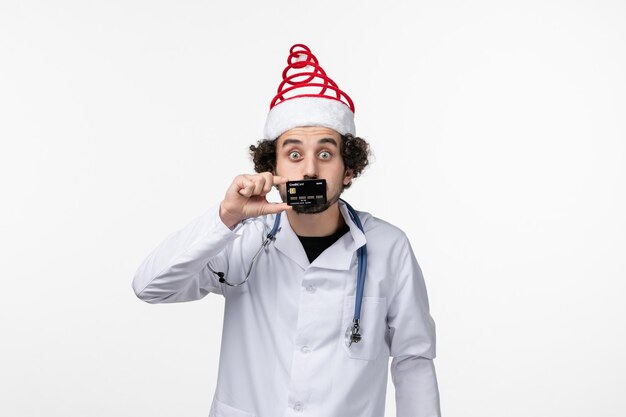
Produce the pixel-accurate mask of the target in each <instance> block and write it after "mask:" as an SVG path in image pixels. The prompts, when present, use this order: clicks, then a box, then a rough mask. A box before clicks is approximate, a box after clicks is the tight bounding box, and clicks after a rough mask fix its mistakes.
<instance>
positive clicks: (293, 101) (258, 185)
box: [133, 44, 440, 417]
mask: <svg viewBox="0 0 626 417" xmlns="http://www.w3.org/2000/svg"><path fill="white" fill-rule="evenodd" d="M311 89H314V90H311ZM311 91H315V93H311ZM354 134H355V129H354V104H353V103H352V100H351V99H350V98H349V97H348V96H347V94H345V93H344V92H343V91H341V90H340V89H339V88H338V87H337V84H336V83H335V82H334V81H332V80H331V79H330V78H329V77H328V76H327V75H326V73H325V71H324V70H323V69H322V68H321V67H320V66H319V63H318V61H317V58H316V57H315V56H314V55H313V54H312V53H311V51H310V49H309V48H308V47H306V46H305V45H301V44H298V45H294V46H293V47H292V48H291V50H290V55H289V59H288V65H287V68H286V69H285V71H284V72H283V82H282V83H281V84H280V86H279V88H278V94H277V95H276V97H275V98H274V100H273V101H272V104H271V107H270V113H269V114H268V118H267V122H266V126H265V137H266V138H268V140H263V141H261V142H259V144H258V146H251V147H250V149H251V151H252V154H253V159H254V163H255V169H256V171H257V172H258V173H257V174H254V175H246V174H243V175H238V176H237V177H235V179H234V180H233V182H232V184H231V185H230V187H229V188H228V190H227V191H226V195H225V196H224V199H223V200H222V201H221V203H220V204H218V205H216V206H214V207H213V208H211V209H210V210H208V211H207V212H206V213H205V214H203V215H202V216H200V217H199V218H197V219H195V220H194V221H193V222H191V223H190V224H189V225H188V226H186V227H184V228H183V229H181V230H180V231H178V232H176V233H174V234H172V235H170V236H168V237H167V238H166V239H165V241H164V242H162V243H161V244H160V245H159V246H158V247H157V248H156V249H155V250H154V251H153V252H152V253H151V254H150V255H149V256H148V257H147V259H146V260H145V261H144V262H143V263H142V265H141V266H140V267H139V269H138V270H137V273H136V275H135V277H134V280H133V289H134V291H135V293H136V294H137V296H138V297H139V298H140V299H142V300H144V301H146V302H149V303H161V302H181V301H191V300H197V299H200V298H202V297H204V296H205V295H207V294H208V293H209V292H214V293H217V294H221V295H223V296H224V297H225V311H224V326H223V335H222V350H221V354H220V365H219V376H218V383H217V389H216V392H215V395H214V398H213V403H212V407H211V411H210V416H212V417H217V416H219V417H252V416H256V417H278V416H301V415H302V416H304V415H309V416H318V417H357V416H358V417H381V416H383V415H384V410H385V391H386V386H387V376H388V372H387V371H388V363H389V362H388V358H389V357H390V356H392V357H393V360H392V364H391V375H392V380H393V383H394V386H395V390H396V409H397V416H398V417H436V416H439V415H440V410H439V393H438V388H437V380H436V375H435V369H434V365H433V358H434V357H435V326H434V322H433V320H432V318H431V316H430V314H429V306H428V298H427V294H426V288H425V284H424V280H423V277H422V273H421V270H420V268H419V265H418V263H417V261H416V259H415V256H414V254H413V251H412V249H411V246H410V243H409V241H408V239H407V237H406V235H405V234H404V233H403V232H402V231H401V230H400V229H398V228H397V227H395V226H392V225H391V224H389V223H387V222H384V221H383V220H380V219H378V218H375V217H373V216H371V215H370V214H368V213H365V212H357V211H354V210H353V209H352V208H351V206H349V205H348V204H347V203H346V202H344V201H343V200H340V199H339V196H340V195H341V192H342V191H343V189H344V188H346V187H349V186H350V185H351V182H352V180H353V179H354V178H356V177H357V176H358V175H359V174H360V172H361V171H362V169H363V168H364V167H365V166H366V165H367V155H368V147H367V143H366V142H365V141H364V140H362V139H360V138H358V137H355V136H354ZM304 179H325V180H326V184H327V198H326V203H325V204H320V205H293V206H292V205H288V204H287V203H286V201H287V197H288V195H287V191H286V186H285V184H286V182H287V181H288V180H289V181H294V180H304ZM272 187H277V188H278V189H279V191H280V195H281V198H282V200H283V203H269V202H268V201H267V199H266V194H267V193H268V192H270V191H271V189H272ZM268 232H269V234H270V236H269V237H268V236H267V235H268ZM361 270H363V271H364V272H365V273H364V274H363V273H362V272H359V271H361ZM363 280H364V281H363ZM359 282H360V283H359ZM363 282H364V283H363Z"/></svg>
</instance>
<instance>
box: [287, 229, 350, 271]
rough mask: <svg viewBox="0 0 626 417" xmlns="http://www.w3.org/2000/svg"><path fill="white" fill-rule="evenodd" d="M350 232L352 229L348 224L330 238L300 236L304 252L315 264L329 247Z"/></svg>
mask: <svg viewBox="0 0 626 417" xmlns="http://www.w3.org/2000/svg"><path fill="white" fill-rule="evenodd" d="M349 230H350V227H348V225H347V224H346V223H344V224H343V226H342V227H340V228H339V230H337V231H336V232H335V233H333V234H332V235H329V236H314V237H311V236H298V239H300V242H301V243H302V246H303V247H304V251H305V252H306V256H307V258H309V262H313V261H314V260H315V258H317V257H318V256H320V254H321V253H322V252H324V251H325V250H326V249H327V248H328V247H330V246H331V245H332V244H333V243H335V242H336V241H337V240H339V238H340V237H341V236H343V235H344V234H346V233H347V232H348V231H349Z"/></svg>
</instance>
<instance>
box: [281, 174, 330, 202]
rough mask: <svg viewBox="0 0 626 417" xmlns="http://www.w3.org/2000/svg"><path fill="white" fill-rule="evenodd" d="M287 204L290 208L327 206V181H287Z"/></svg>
mask: <svg viewBox="0 0 626 417" xmlns="http://www.w3.org/2000/svg"><path fill="white" fill-rule="evenodd" d="M287 204H289V205H290V206H313V205H321V204H326V180H324V179H320V180H300V181H287Z"/></svg>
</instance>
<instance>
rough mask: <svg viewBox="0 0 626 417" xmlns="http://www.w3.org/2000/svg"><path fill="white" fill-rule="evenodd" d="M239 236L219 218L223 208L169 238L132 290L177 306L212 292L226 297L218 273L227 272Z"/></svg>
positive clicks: (149, 260)
mask: <svg viewBox="0 0 626 417" xmlns="http://www.w3.org/2000/svg"><path fill="white" fill-rule="evenodd" d="M238 237H239V235H238V234H237V233H235V232H234V231H233V230H231V229H229V228H228V227H227V226H226V225H225V224H224V223H223V222H222V220H221V218H220V216H219V204H217V205H215V206H213V207H212V208H211V209H209V210H208V211H207V212H205V213H204V214H203V215H201V216H200V217H198V218H196V219H194V220H193V221H192V222H191V223H189V224H188V225H187V226H185V227H184V228H182V229H181V230H179V231H177V232H174V233H172V234H170V235H169V236H167V237H166V238H165V240H164V241H163V242H161V244H159V246H157V247H156V248H155V249H154V250H153V251H152V252H151V253H150V254H149V255H148V257H147V258H146V259H145V260H144V261H143V262H142V263H141V265H140V266H139V268H138V269H137V272H136V273H135V276H134V278H133V283H132V287H133V290H134V291H135V294H136V295H137V297H139V298H140V299H141V300H143V301H145V302H147V303H151V304H156V303H174V302H183V301H192V300H198V299H200V298H202V297H204V296H205V295H207V294H208V293H210V292H214V293H218V294H222V295H223V290H222V285H223V284H221V283H220V282H219V281H218V277H217V276H216V275H215V274H214V273H213V272H211V271H210V270H209V269H208V267H207V264H209V265H211V267H212V268H213V270H215V271H223V272H227V270H226V269H227V268H228V262H227V252H228V246H229V244H230V243H231V242H233V241H234V240H235V239H237V238H238Z"/></svg>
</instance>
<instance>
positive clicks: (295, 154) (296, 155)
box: [289, 151, 300, 159]
mask: <svg viewBox="0 0 626 417" xmlns="http://www.w3.org/2000/svg"><path fill="white" fill-rule="evenodd" d="M299 157H300V152H298V151H291V152H289V159H298V158H299Z"/></svg>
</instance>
